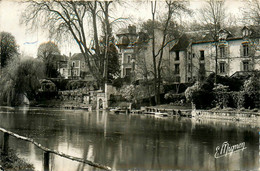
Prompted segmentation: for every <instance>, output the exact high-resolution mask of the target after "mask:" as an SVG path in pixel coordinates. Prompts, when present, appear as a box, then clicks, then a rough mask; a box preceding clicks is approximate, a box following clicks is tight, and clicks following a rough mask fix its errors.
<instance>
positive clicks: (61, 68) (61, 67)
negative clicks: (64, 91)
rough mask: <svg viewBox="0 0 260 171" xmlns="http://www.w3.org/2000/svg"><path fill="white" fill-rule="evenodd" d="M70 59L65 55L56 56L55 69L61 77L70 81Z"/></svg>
mask: <svg viewBox="0 0 260 171" xmlns="http://www.w3.org/2000/svg"><path fill="white" fill-rule="evenodd" d="M68 59H69V58H68V57H67V56H65V55H54V61H55V67H56V68H57V70H58V72H59V74H60V77H62V78H65V79H68V72H69V71H68Z"/></svg>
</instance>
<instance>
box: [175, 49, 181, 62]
mask: <svg viewBox="0 0 260 171" xmlns="http://www.w3.org/2000/svg"><path fill="white" fill-rule="evenodd" d="M175 55H176V57H175V60H176V61H178V60H180V51H176V52H175Z"/></svg>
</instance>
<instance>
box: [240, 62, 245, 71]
mask: <svg viewBox="0 0 260 171" xmlns="http://www.w3.org/2000/svg"><path fill="white" fill-rule="evenodd" d="M243 70H244V69H243V62H242V61H241V62H240V71H243Z"/></svg>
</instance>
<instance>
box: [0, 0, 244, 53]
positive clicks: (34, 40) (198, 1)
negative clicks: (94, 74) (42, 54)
mask: <svg viewBox="0 0 260 171" xmlns="http://www.w3.org/2000/svg"><path fill="white" fill-rule="evenodd" d="M145 2H147V1H143V3H131V1H127V2H126V3H125V4H124V5H123V7H122V6H120V7H119V6H115V9H114V11H113V13H114V14H116V15H118V16H131V17H132V18H134V19H133V20H131V21H130V22H133V23H135V22H138V21H141V20H147V19H151V11H150V3H145ZM189 4H190V5H189V7H190V8H191V9H192V10H195V11H196V10H198V9H200V8H202V7H203V6H204V4H205V0H190V2H189ZM243 5H244V4H243V1H242V0H226V3H225V6H226V9H227V12H230V13H232V14H233V15H241V12H240V10H241V9H240V8H241V7H243ZM25 7H26V5H25V4H24V3H21V2H19V1H18V0H16V1H15V0H2V1H1V0H0V31H6V32H9V33H11V34H12V35H13V36H14V37H15V39H16V42H17V44H18V46H19V52H20V53H21V54H22V55H24V56H31V57H36V55H37V49H38V47H39V45H40V44H41V43H44V42H47V41H49V40H50V39H49V37H48V31H47V30H42V29H41V28H39V29H37V30H36V31H35V32H31V31H29V30H28V28H27V27H26V26H24V25H21V24H20V17H21V14H22V12H23V11H24V10H25ZM194 15H196V14H194ZM185 19H187V16H185V17H184V20H185ZM194 19H195V17H194V16H190V18H188V20H194ZM195 20H196V19H195ZM52 41H54V42H55V40H52ZM56 43H57V44H58V46H59V48H60V50H61V53H62V54H65V55H67V56H69V53H71V54H74V53H79V52H80V50H79V49H78V47H77V45H76V43H73V42H71V41H63V42H56Z"/></svg>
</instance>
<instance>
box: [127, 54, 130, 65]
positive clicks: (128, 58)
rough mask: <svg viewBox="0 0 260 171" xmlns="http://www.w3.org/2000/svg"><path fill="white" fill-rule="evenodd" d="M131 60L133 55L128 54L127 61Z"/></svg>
mask: <svg viewBox="0 0 260 171" xmlns="http://www.w3.org/2000/svg"><path fill="white" fill-rule="evenodd" d="M130 62H131V56H130V55H128V56H127V63H130Z"/></svg>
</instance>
